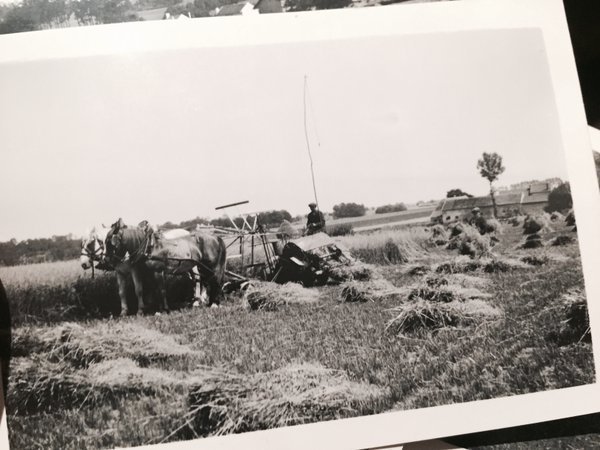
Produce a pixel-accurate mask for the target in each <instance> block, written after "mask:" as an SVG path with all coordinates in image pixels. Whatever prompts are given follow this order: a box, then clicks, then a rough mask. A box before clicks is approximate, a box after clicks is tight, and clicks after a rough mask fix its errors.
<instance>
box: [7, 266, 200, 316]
mask: <svg viewBox="0 0 600 450" xmlns="http://www.w3.org/2000/svg"><path fill="white" fill-rule="evenodd" d="M0 278H1V279H2V282H3V283H4V285H5V288H6V295H7V297H8V303H9V308H10V314H11V322H12V324H13V325H14V326H17V325H21V324H26V323H55V322H61V321H65V320H81V319H90V318H97V317H107V316H109V315H118V314H119V312H120V309H121V306H120V305H121V300H120V297H119V295H118V286H117V279H116V275H115V274H114V272H103V271H96V276H95V277H94V278H92V277H91V271H89V270H88V271H84V270H83V269H82V268H81V266H80V265H79V262H78V261H61V262H53V263H43V264H31V265H27V266H14V267H2V268H0ZM192 288H193V286H192V284H191V281H190V280H186V279H185V278H183V277H178V278H170V279H169V280H168V282H167V299H168V301H169V303H170V305H171V306H172V307H179V306H181V304H182V303H184V302H185V301H187V300H189V299H190V296H191V294H192ZM127 297H128V303H129V307H130V310H131V311H135V308H136V305H137V300H136V298H135V293H134V291H133V283H131V282H128V284H127ZM145 301H146V302H147V303H148V304H149V306H150V307H152V306H157V305H158V304H159V301H158V299H157V298H151V296H148V297H147V298H146V299H145Z"/></svg>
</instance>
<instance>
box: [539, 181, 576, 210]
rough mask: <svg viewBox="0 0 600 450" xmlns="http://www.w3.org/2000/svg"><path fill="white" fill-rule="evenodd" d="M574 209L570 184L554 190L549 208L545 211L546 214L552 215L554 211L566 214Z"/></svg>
mask: <svg viewBox="0 0 600 450" xmlns="http://www.w3.org/2000/svg"><path fill="white" fill-rule="evenodd" d="M572 207H573V198H572V197H571V186H570V185H569V183H562V184H559V185H558V186H556V187H555V188H554V189H552V191H551V192H550V195H549V196H548V206H546V208H544V209H545V210H546V212H549V213H552V212H554V211H558V212H565V211H568V210H570V209H571V208H572Z"/></svg>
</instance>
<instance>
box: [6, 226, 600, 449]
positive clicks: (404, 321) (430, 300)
mask: <svg viewBox="0 0 600 450" xmlns="http://www.w3.org/2000/svg"><path fill="white" fill-rule="evenodd" d="M501 231H502V232H501V234H498V237H499V239H500V242H499V244H498V245H497V246H496V247H494V248H493V249H492V254H491V256H490V255H485V256H483V257H481V258H474V259H470V258H468V257H464V256H458V255H457V252H456V251H451V250H447V249H445V248H444V247H443V246H440V245H436V244H435V243H433V242H432V229H431V228H426V227H410V228H398V229H395V230H388V231H385V232H374V233H371V234H360V235H354V236H347V237H342V238H339V242H340V244H341V245H343V246H345V247H347V248H349V249H350V250H351V252H352V253H353V254H354V255H355V256H357V257H358V258H360V259H361V260H362V261H363V262H364V263H366V264H364V269H365V270H364V272H361V273H369V274H370V275H369V278H370V279H369V280H364V281H359V280H347V281H344V282H342V283H341V284H340V285H331V286H324V287H320V288H311V289H303V291H308V293H309V294H307V295H306V296H299V297H298V299H297V300H295V301H291V300H290V301H287V302H286V301H285V299H278V300H280V301H278V302H274V303H272V304H273V305H275V306H274V307H272V308H269V310H267V309H265V308H261V307H260V305H259V306H258V307H257V308H249V307H248V301H247V300H248V298H242V296H240V295H231V296H229V297H228V298H227V299H226V301H225V302H224V304H223V306H222V307H221V308H219V309H196V308H194V309H190V308H182V309H179V310H177V311H175V312H173V313H171V314H169V315H161V316H146V317H127V318H118V319H102V320H99V319H92V320H89V319H86V320H83V317H79V319H78V320H75V319H76V318H77V317H78V316H77V315H75V314H74V315H73V316H72V320H71V321H70V322H64V321H63V322H61V321H58V320H56V317H54V316H53V317H51V318H50V319H48V317H45V316H44V314H43V312H40V313H39V317H36V316H35V314H37V313H36V311H41V310H42V308H38V306H37V304H35V302H34V301H33V300H28V302H29V303H28V313H27V314H22V313H20V312H19V308H20V306H19V304H18V298H19V296H20V295H31V293H32V292H33V291H32V290H31V287H30V286H24V285H23V284H21V285H17V284H16V283H15V282H14V279H10V278H6V280H5V275H6V271H7V270H8V269H2V271H0V276H1V277H2V278H3V280H5V283H6V284H7V289H8V291H9V298H10V294H11V293H12V294H13V297H14V296H16V297H17V300H15V299H13V300H11V301H12V304H11V305H12V310H13V315H14V316H15V317H18V320H19V323H18V326H16V327H15V328H14V330H13V358H12V361H11V370H12V373H13V375H12V376H11V382H10V383H11V384H10V386H9V391H8V402H7V403H8V420H9V430H10V437H11V445H12V446H14V448H33V447H38V446H39V447H43V448H99V447H101V448H102V447H114V446H133V445H141V444H150V443H158V442H163V441H173V440H181V439H192V438H197V437H203V436H211V435H220V434H227V433H236V432H244V431H252V430H259V429H266V428H272V427H277V426H284V425H293V424H300V423H311V422H315V421H320V420H330V419H336V418H344V417H352V416H357V415H365V414H374V413H381V412H386V411H394V410H406V409H414V408H421V407H427V406H437V405H443V404H450V403H458V402H466V401H473V400H481V399H489V398H497V397H503V396H509V395H518V394H524V393H529V392H537V391H544V390H549V389H558V388H562V387H569V386H576V385H582V384H587V383H591V382H593V381H594V368H593V358H592V349H591V344H590V343H589V339H583V337H584V336H581V337H580V339H578V338H573V339H568V340H565V339H562V340H561V338H560V337H561V336H564V335H565V330H564V329H565V326H566V325H565V324H566V321H567V320H568V318H567V316H566V315H565V314H566V313H565V311H566V309H565V308H566V307H565V304H566V303H565V298H567V299H569V298H572V297H573V296H578V298H581V296H582V295H583V294H582V292H583V291H582V289H583V275H582V271H581V264H580V259H579V251H578V244H577V241H576V240H575V241H574V242H573V243H571V244H568V245H566V246H563V247H560V249H558V248H555V247H552V246H550V245H549V244H547V245H546V246H545V247H542V248H540V249H535V250H521V249H517V248H516V247H517V246H518V244H519V243H520V242H521V241H522V240H523V235H522V229H521V228H520V227H512V226H510V225H508V224H504V225H503V226H502V230H501ZM560 234H569V235H572V236H575V233H573V232H572V231H570V230H569V229H567V228H566V227H565V226H564V225H562V224H560V225H554V229H553V230H552V231H549V232H548V233H547V234H546V235H545V237H544V239H545V240H546V241H547V242H550V240H551V239H553V238H554V237H555V236H556V235H560ZM17 269H20V270H33V269H35V268H33V269H32V268H31V267H29V268H27V269H25V268H17ZM13 270H14V269H13ZM17 278H19V277H17ZM61 280H62V281H61V282H60V283H58V284H59V285H60V286H65V287H68V286H70V285H71V284H72V282H73V278H69V277H68V276H66V275H64V277H63V278H62V279H61ZM65 280H68V282H67V281H65ZM89 281H90V280H89V279H85V281H79V283H86V282H89ZM105 282H106V283H108V281H105ZM51 284H52V283H51V282H50V281H48V283H47V285H51ZM38 285H41V284H39V280H38V281H36V286H38ZM46 288H48V286H46ZM23 289H28V290H26V291H22V290H23ZM107 289H108V288H107ZM251 289H254V292H255V293H259V294H260V293H261V292H265V294H264V295H265V296H267V295H277V292H278V291H277V289H281V291H279V292H281V293H287V294H285V295H287V296H288V298H289V299H291V296H292V294H294V295H295V293H296V291H295V290H296V288H294V290H290V289H288V288H286V287H285V286H282V287H271V286H266V285H265V284H264V283H256V285H255V286H254V287H253V288H251ZM261 289H262V291H261ZM286 289H288V290H286ZM57 292H59V291H54V293H55V294H56V293H57ZM82 292H83V291H82ZM273 292H275V294H273ZM73 295H75V294H73ZM77 295H78V297H77V299H79V301H81V297H80V295H82V294H77ZM111 295H116V292H115V293H114V294H111ZM246 297H249V294H246ZM44 298H45V300H44V301H51V300H52V299H50V298H49V297H44ZM304 298H306V299H308V298H310V301H306V302H305V303H303V300H302V299H304ZM24 301H25V300H24ZM52 301H54V304H55V305H59V304H60V299H54V300H52ZM69 301H74V300H73V299H71V300H69ZM15 302H16V303H15ZM567 303H568V302H567ZM71 311H72V310H71ZM44 322H46V323H47V324H44ZM66 393H68V395H67V394H66ZM59 400H60V401H59Z"/></svg>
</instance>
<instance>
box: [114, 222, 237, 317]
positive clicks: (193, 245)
mask: <svg viewBox="0 0 600 450" xmlns="http://www.w3.org/2000/svg"><path fill="white" fill-rule="evenodd" d="M106 255H107V259H108V260H109V262H110V263H111V264H113V265H114V266H115V268H116V270H117V277H118V278H117V279H118V282H119V295H120V297H121V312H122V313H123V312H125V313H126V312H127V302H126V299H125V295H124V294H125V289H124V284H125V277H123V279H121V277H120V276H119V269H118V267H119V266H120V265H121V266H127V267H128V268H129V271H125V274H131V276H132V278H133V282H134V285H135V288H136V296H137V298H138V314H141V311H143V309H144V300H143V296H144V292H143V287H142V282H141V281H142V280H143V278H144V276H145V275H144V272H145V271H148V270H149V271H151V272H155V273H160V274H161V277H159V282H160V291H161V294H162V303H163V308H164V309H165V310H166V311H168V309H169V308H168V304H167V297H166V288H165V282H164V277H165V274H170V275H183V274H190V273H199V276H200V279H201V280H202V283H203V285H205V286H206V288H207V291H208V304H209V306H210V305H212V304H217V305H218V304H219V302H220V299H221V296H222V289H221V288H222V285H223V277H224V274H225V261H226V249H225V243H224V242H223V240H222V239H221V238H219V237H216V236H213V235H210V234H205V233H196V234H192V235H190V236H183V237H180V238H177V239H164V238H162V237H161V236H160V233H155V232H153V231H152V230H151V229H149V230H143V229H140V228H128V227H127V226H125V225H124V224H123V221H122V220H121V219H119V220H118V221H117V222H116V223H114V224H113V225H112V227H111V230H110V232H109V234H108V236H107V251H106ZM136 279H137V280H138V281H137V282H136ZM122 284H123V288H121V285H122Z"/></svg>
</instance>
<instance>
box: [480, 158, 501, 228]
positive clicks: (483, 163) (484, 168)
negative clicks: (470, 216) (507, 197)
mask: <svg viewBox="0 0 600 450" xmlns="http://www.w3.org/2000/svg"><path fill="white" fill-rule="evenodd" d="M477 170H479V173H480V174H481V176H482V177H483V178H485V179H486V180H488V181H489V182H490V197H491V198H492V206H493V207H494V217H498V209H497V208H496V197H495V196H494V185H493V183H494V181H496V180H497V179H498V177H499V176H500V175H501V174H502V173H503V172H504V170H505V167H504V166H503V165H502V156H500V155H499V154H498V153H485V152H484V153H483V156H482V157H481V159H480V160H479V161H477Z"/></svg>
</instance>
